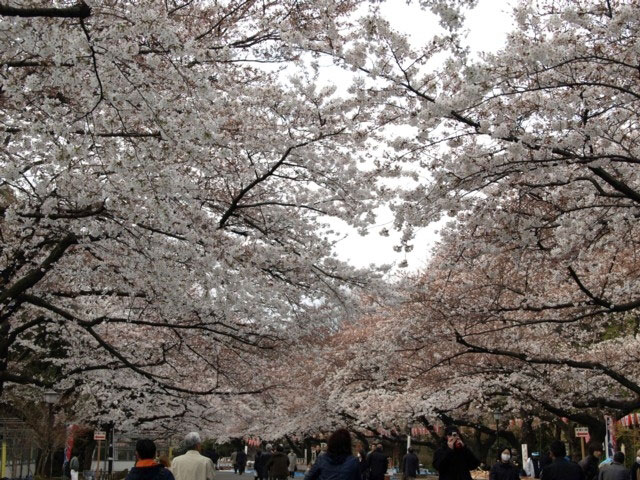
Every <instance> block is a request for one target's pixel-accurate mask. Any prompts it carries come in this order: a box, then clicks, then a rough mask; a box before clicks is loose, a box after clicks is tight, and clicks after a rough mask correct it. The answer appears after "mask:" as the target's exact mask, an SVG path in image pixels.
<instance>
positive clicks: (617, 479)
mask: <svg viewBox="0 0 640 480" xmlns="http://www.w3.org/2000/svg"><path fill="white" fill-rule="evenodd" d="M630 478H631V472H630V471H629V469H628V468H627V467H625V466H624V453H622V452H616V453H614V454H613V462H612V463H610V464H609V465H605V466H604V467H602V468H601V469H600V473H599V474H598V480H629V479H630Z"/></svg>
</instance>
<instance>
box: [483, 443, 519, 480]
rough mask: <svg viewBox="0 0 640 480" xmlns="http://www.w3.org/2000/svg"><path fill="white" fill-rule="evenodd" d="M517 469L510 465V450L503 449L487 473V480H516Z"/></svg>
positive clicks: (517, 477)
mask: <svg viewBox="0 0 640 480" xmlns="http://www.w3.org/2000/svg"><path fill="white" fill-rule="evenodd" d="M519 478H520V475H518V467H516V466H515V465H514V464H513V463H511V450H510V449H509V447H505V448H503V449H502V450H501V451H500V457H499V458H498V462H497V463H496V464H495V465H494V466H493V467H491V470H490V471H489V480H518V479H519Z"/></svg>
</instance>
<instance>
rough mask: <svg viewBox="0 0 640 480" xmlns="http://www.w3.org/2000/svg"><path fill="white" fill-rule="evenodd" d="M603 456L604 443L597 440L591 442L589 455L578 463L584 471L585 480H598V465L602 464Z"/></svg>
mask: <svg viewBox="0 0 640 480" xmlns="http://www.w3.org/2000/svg"><path fill="white" fill-rule="evenodd" d="M601 456H602V445H600V444H598V443H596V442H591V443H589V455H587V456H586V457H584V458H583V459H582V460H581V461H580V463H578V465H580V467H581V468H582V471H583V472H584V478H585V480H598V466H599V465H600V457H601Z"/></svg>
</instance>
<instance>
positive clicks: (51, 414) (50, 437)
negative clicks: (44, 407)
mask: <svg viewBox="0 0 640 480" xmlns="http://www.w3.org/2000/svg"><path fill="white" fill-rule="evenodd" d="M49 478H50V479H52V478H53V403H50V404H49Z"/></svg>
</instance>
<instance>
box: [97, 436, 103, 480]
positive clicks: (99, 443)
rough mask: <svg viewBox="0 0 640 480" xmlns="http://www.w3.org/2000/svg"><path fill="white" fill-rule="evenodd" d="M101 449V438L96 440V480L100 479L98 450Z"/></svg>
mask: <svg viewBox="0 0 640 480" xmlns="http://www.w3.org/2000/svg"><path fill="white" fill-rule="evenodd" d="M101 449H102V440H98V461H97V462H96V480H99V479H100V450H101Z"/></svg>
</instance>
